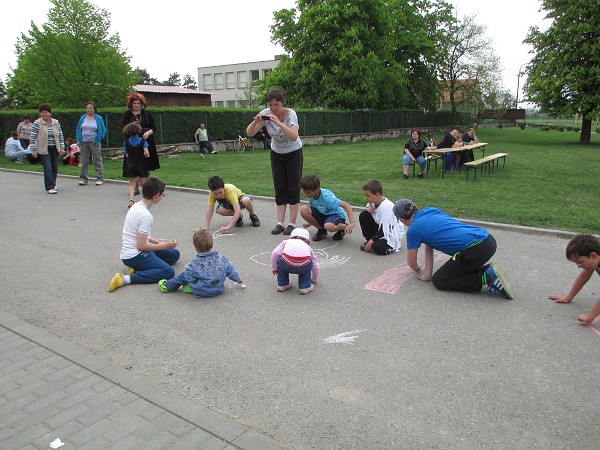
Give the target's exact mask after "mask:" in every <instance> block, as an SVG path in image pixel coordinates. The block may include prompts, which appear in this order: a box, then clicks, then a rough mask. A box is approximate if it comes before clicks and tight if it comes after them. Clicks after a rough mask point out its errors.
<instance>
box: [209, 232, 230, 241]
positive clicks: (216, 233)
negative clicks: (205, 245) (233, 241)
mask: <svg viewBox="0 0 600 450" xmlns="http://www.w3.org/2000/svg"><path fill="white" fill-rule="evenodd" d="M229 236H235V233H221V232H220V231H219V230H217V231H215V232H213V234H212V237H213V240H217V239H219V238H222V237H229Z"/></svg>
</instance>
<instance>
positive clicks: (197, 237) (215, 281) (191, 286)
mask: <svg viewBox="0 0 600 450" xmlns="http://www.w3.org/2000/svg"><path fill="white" fill-rule="evenodd" d="M193 240H194V247H195V248H196V251H197V252H198V253H197V255H196V257H195V258H194V259H192V261H191V262H190V263H189V264H188V265H187V267H186V269H185V272H183V273H181V274H179V275H177V276H175V277H174V278H171V279H170V280H160V281H159V282H158V286H159V288H160V290H161V291H162V292H165V293H166V292H171V291H176V290H177V289H179V287H180V286H183V292H188V293H190V292H191V293H192V294H193V295H194V297H200V298H206V297H215V296H217V295H219V294H221V293H222V292H223V291H224V290H225V279H226V278H229V279H230V280H233V281H235V282H236V283H239V284H242V279H241V278H240V276H239V274H238V273H237V271H236V270H235V268H234V267H233V266H232V265H231V263H230V262H229V260H228V259H227V258H225V257H224V256H222V255H220V254H219V252H218V251H216V250H213V249H212V248H213V238H212V235H211V234H210V233H209V232H208V230H207V229H206V228H199V229H197V230H196V231H195V232H194V238H193Z"/></svg>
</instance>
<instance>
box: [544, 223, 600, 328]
mask: <svg viewBox="0 0 600 450" xmlns="http://www.w3.org/2000/svg"><path fill="white" fill-rule="evenodd" d="M565 253H566V256H567V259H568V260H569V261H572V262H574V263H575V264H577V267H579V268H580V269H581V272H579V275H578V276H577V278H575V281H574V282H573V286H571V289H570V290H569V292H568V293H567V295H565V296H562V295H550V296H548V298H549V299H550V300H554V302H555V303H570V302H571V300H573V298H575V296H576V295H577V294H578V293H579V291H580V290H581V288H583V286H585V284H586V283H587V282H588V281H590V278H592V275H593V274H594V272H596V273H597V274H598V275H600V239H598V238H597V237H596V236H593V235H591V234H578V235H577V236H575V237H574V238H573V239H571V240H570V241H569V243H568V244H567V249H566V252H565ZM599 315H600V298H598V300H597V301H596V304H595V305H594V306H593V307H592V309H591V310H590V312H589V313H587V314H581V315H580V316H579V317H578V318H577V320H579V321H580V322H583V323H587V324H590V323H592V322H593V321H594V319H595V318H596V317H598V316H599Z"/></svg>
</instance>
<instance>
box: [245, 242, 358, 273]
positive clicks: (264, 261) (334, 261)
mask: <svg viewBox="0 0 600 450" xmlns="http://www.w3.org/2000/svg"><path fill="white" fill-rule="evenodd" d="M337 245H338V244H333V245H331V246H329V247H325V248H313V252H314V253H315V256H316V258H317V260H318V261H319V265H320V266H321V269H331V268H334V267H338V266H341V265H343V264H346V263H347V262H348V261H350V257H349V256H340V255H333V254H330V252H331V250H330V252H327V249H332V248H335V247H337ZM271 253H272V252H262V253H258V254H256V255H253V256H251V257H250V260H251V261H254V262H255V263H257V264H260V265H262V266H269V267H270V266H271Z"/></svg>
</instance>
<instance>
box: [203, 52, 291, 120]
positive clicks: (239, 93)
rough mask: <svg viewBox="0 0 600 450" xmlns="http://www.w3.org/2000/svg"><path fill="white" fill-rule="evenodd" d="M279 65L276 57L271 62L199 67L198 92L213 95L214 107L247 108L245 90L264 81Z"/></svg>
mask: <svg viewBox="0 0 600 450" xmlns="http://www.w3.org/2000/svg"><path fill="white" fill-rule="evenodd" d="M278 64H279V59H278V58H277V57H275V59H273V60H269V61H256V62H249V63H241V64H229V65H224V66H209V67H199V68H198V90H199V91H202V92H210V93H211V100H212V101H211V103H212V106H215V107H221V108H222V107H232V108H234V107H246V106H247V105H246V101H245V99H246V97H247V91H245V89H246V88H247V87H248V85H249V84H252V83H253V82H255V81H257V80H262V79H263V78H264V76H265V75H266V74H267V73H269V71H271V70H273V69H274V68H275V67H277V65H278ZM253 106H256V105H253Z"/></svg>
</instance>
